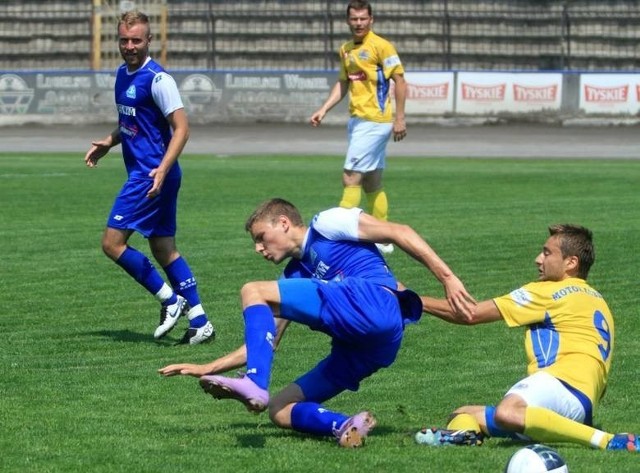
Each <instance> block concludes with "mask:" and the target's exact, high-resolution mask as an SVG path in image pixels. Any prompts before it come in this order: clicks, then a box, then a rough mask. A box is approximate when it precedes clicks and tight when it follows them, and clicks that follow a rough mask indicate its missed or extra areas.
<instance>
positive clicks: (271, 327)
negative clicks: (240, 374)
mask: <svg viewBox="0 0 640 473" xmlns="http://www.w3.org/2000/svg"><path fill="white" fill-rule="evenodd" d="M242 315H243V316H244V341H245V343H246V345H247V376H248V377H249V378H250V379H251V380H252V381H253V382H254V383H256V384H257V385H258V386H260V387H261V388H262V389H268V388H269V379H270V377H271V362H272V361H273V342H274V340H275V336H276V322H275V320H274V319H273V312H271V308H270V307H269V306H268V305H266V304H257V305H252V306H249V307H247V308H245V309H244V311H243V312H242Z"/></svg>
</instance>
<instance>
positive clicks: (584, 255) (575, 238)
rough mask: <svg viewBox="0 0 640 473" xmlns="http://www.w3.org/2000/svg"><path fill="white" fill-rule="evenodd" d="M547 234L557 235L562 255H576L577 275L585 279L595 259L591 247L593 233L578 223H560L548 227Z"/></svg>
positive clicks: (594, 253)
mask: <svg viewBox="0 0 640 473" xmlns="http://www.w3.org/2000/svg"><path fill="white" fill-rule="evenodd" d="M549 235H551V236H557V237H558V239H559V240H560V251H562V257H563V258H567V257H569V256H577V257H578V277H579V278H581V279H587V276H588V275H589V270H590V269H591V266H592V265H593V263H594V262H595V260H596V250H595V248H594V247H593V233H591V230H589V229H588V228H585V227H581V226H580V225H572V224H569V223H561V224H556V225H551V226H550V227H549Z"/></svg>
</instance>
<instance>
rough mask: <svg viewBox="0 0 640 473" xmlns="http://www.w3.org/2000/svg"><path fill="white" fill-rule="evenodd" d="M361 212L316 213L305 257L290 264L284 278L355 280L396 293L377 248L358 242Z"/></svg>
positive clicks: (328, 211)
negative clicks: (386, 288) (365, 280)
mask: <svg viewBox="0 0 640 473" xmlns="http://www.w3.org/2000/svg"><path fill="white" fill-rule="evenodd" d="M361 212H362V210H361V209H358V208H353V209H344V208H340V207H336V208H333V209H329V210H325V211H324V212H320V213H319V214H317V215H316V216H315V217H314V218H313V220H312V221H311V224H310V225H309V228H308V230H307V234H306V236H305V241H304V244H303V254H302V257H301V258H300V259H292V260H291V261H290V262H289V263H288V264H287V266H286V268H285V270H284V277H286V278H291V277H307V278H315V279H321V280H324V281H341V280H343V279H345V278H348V277H356V278H362V279H367V280H370V281H371V282H373V283H375V284H379V285H381V286H386V287H388V288H390V289H393V290H396V289H397V287H398V283H397V281H396V278H395V276H394V275H393V273H392V272H391V270H390V269H389V267H388V266H387V264H386V262H385V260H384V258H383V257H382V255H381V254H380V252H379V251H378V249H377V248H376V245H375V244H374V243H370V242H365V241H360V240H358V219H359V215H360V213H361Z"/></svg>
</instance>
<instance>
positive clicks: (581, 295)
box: [493, 278, 614, 406]
mask: <svg viewBox="0 0 640 473" xmlns="http://www.w3.org/2000/svg"><path fill="white" fill-rule="evenodd" d="M493 301H494V302H495V304H496V306H497V307H498V310H499V311H500V313H501V314H502V318H503V319H504V320H505V322H506V323H507V325H508V326H509V327H519V326H527V331H526V333H525V351H526V354H527V361H528V367H527V372H528V374H529V375H531V374H533V373H535V372H537V371H546V372H547V373H549V374H550V375H552V376H554V377H555V378H557V379H559V380H560V381H563V382H564V383H566V384H568V385H569V386H570V387H572V388H574V389H576V390H578V391H580V392H581V393H582V394H584V395H585V396H587V397H588V398H589V399H590V400H591V403H592V405H594V406H595V404H596V403H597V402H598V401H599V400H600V398H601V397H602V396H603V395H604V392H605V389H606V386H607V378H608V375H609V369H610V368H611V355H612V353H613V344H614V324H613V316H612V315H611V312H610V311H609V307H608V306H607V303H606V302H605V301H604V299H603V298H602V296H601V295H600V293H599V292H598V291H596V290H595V289H593V288H592V287H591V286H589V285H588V284H587V282H586V281H584V280H582V279H579V278H568V279H565V280H563V281H539V282H532V283H529V284H526V285H524V286H522V287H521V288H519V289H516V290H514V291H512V292H511V293H509V294H507V295H505V296H502V297H498V298H495V299H493Z"/></svg>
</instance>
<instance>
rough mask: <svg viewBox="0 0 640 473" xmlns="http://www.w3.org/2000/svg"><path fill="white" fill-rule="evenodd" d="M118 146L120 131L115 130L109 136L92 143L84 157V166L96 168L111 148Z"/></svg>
mask: <svg viewBox="0 0 640 473" xmlns="http://www.w3.org/2000/svg"><path fill="white" fill-rule="evenodd" d="M119 144H120V130H118V128H116V129H115V130H113V131H112V132H111V134H110V135H109V136H107V137H106V138H103V139H101V140H97V141H92V142H91V148H89V151H87V154H85V155H84V162H85V164H86V165H87V166H88V167H90V168H93V167H96V166H97V165H98V161H99V160H100V159H101V158H103V157H104V156H105V155H106V154H107V153H108V152H109V150H110V149H111V148H113V147H114V146H117V145H119Z"/></svg>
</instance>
